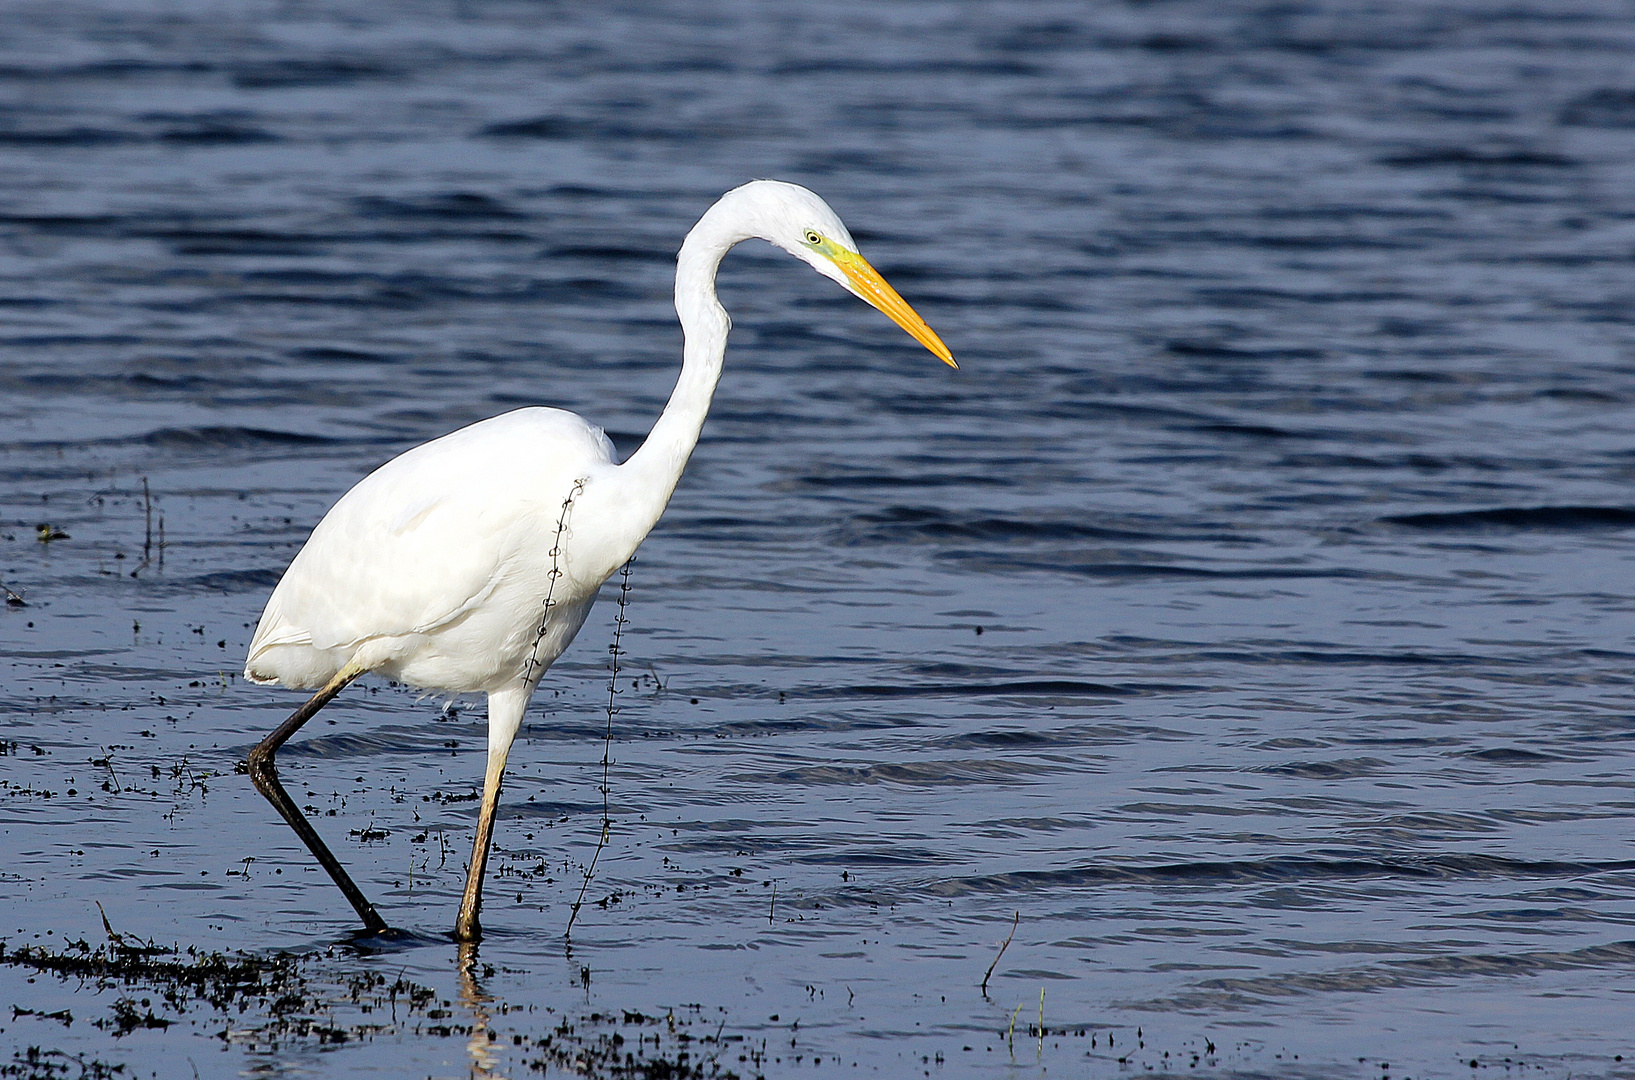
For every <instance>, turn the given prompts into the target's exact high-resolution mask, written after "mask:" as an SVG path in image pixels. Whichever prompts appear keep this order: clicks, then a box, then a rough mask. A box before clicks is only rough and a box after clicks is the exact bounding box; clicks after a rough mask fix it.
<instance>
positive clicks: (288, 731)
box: [245, 664, 387, 933]
mask: <svg viewBox="0 0 1635 1080" xmlns="http://www.w3.org/2000/svg"><path fill="white" fill-rule="evenodd" d="M362 674H363V669H362V668H360V667H356V666H354V665H351V664H348V665H347V666H346V667H345V668H342V669H341V672H340V674H338V675H336V676H335V677H334V678H333V679H331V680H329V683H328V685H326V686H325V687H324V688H323V689H322V690H320V691H318V692H317V693H316V694H313V695H312V697H310V698H308V699H307V703H306V704H305V705H302V706H301V707H300V708H299V709H296V710H295V712H294V713H292V714H290V718H289V719H288V720H285V721H284V722H283V723H282V724H280V725H278V730H276V731H274V732H273V733H272V734H271V735H268V736H267V737H266V738H265V739H262V740H261V742H260V743H258V744H257V745H256V748H255V749H254V750H251V751H250V756H249V759H248V760H247V761H246V763H245V764H246V765H247V766H248V768H249V771H250V779H251V780H253V781H254V782H255V786H256V790H257V791H259V792H261V794H263V795H265V796H266V797H267V801H268V802H270V803H272V804H273V807H274V808H275V809H277V811H278V813H279V814H280V815H281V816H282V817H283V818H284V820H285V821H287V822H289V826H290V828H292V829H294V830H295V835H296V836H299V837H300V838H301V842H302V843H303V844H305V845H306V846H307V850H308V851H310V852H312V854H313V856H314V857H315V858H316V859H317V860H318V863H319V865H321V866H322V867H323V868H324V870H326V871H327V872H328V873H329V876H330V878H331V880H333V881H334V882H335V884H336V885H338V886H339V887H340V890H341V892H343V893H345V894H346V899H347V900H348V901H350V902H351V904H352V908H353V910H355V911H356V912H357V913H358V918H360V919H362V920H363V928H364V929H365V930H367V931H369V932H370V933H379V932H381V931H382V930H385V929H387V926H386V920H385V919H383V918H381V917H380V913H379V912H377V911H376V910H375V905H373V904H371V903H370V902H369V900H368V898H367V897H365V896H364V895H363V890H362V889H360V888H358V887H357V885H356V884H354V883H353V881H352V879H351V878H350V877H349V876H347V873H346V870H345V869H343V868H342V866H341V864H340V860H338V859H336V858H335V856H334V854H333V853H332V852H331V851H330V850H329V848H328V847H327V846H326V845H325V844H324V842H323V840H322V839H321V838H320V837H319V836H318V833H317V831H316V830H314V829H313V827H312V823H311V822H309V821H308V820H307V819H306V815H305V814H303V813H301V809H300V807H298V806H296V805H295V800H294V799H292V798H290V793H289V792H287V791H285V790H284V785H283V784H281V783H279V781H278V766H277V763H276V762H275V761H274V760H273V755H275V754H277V753H278V748H279V747H280V746H283V745H284V743H285V742H286V741H288V740H289V737H290V736H291V735H294V734H295V733H296V732H297V731H299V730H301V725H303V724H305V723H306V722H307V721H308V720H311V719H312V718H313V717H314V716H316V715H317V714H318V710H319V709H321V708H323V707H324V706H325V705H328V704H329V703H330V701H332V700H334V697H335V695H336V694H339V693H340V692H341V691H342V690H344V689H346V685H347V683H350V682H351V681H352V680H353V679H356V678H357V677H358V676H359V675H362Z"/></svg>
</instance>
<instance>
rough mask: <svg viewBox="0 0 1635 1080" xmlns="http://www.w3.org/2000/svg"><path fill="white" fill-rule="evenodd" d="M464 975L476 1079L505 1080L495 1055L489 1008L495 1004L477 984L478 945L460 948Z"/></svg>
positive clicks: (462, 981)
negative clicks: (498, 1070)
mask: <svg viewBox="0 0 1635 1080" xmlns="http://www.w3.org/2000/svg"><path fill="white" fill-rule="evenodd" d="M458 969H459V975H460V1004H461V1005H463V1006H465V1008H466V1010H467V1011H468V1012H470V1013H471V1037H470V1038H469V1039H467V1040H466V1054H467V1055H468V1056H470V1058H471V1076H472V1077H473V1080H505V1074H504V1073H501V1072H497V1071H496V1070H497V1069H498V1068H499V1063H500V1058H499V1055H498V1054H496V1053H495V1052H494V1041H495V1038H496V1036H495V1035H494V1033H493V1032H492V1031H490V1030H489V1028H488V1017H489V1010H488V1006H489V1004H490V1003H491V1002H493V1000H494V999H493V998H491V997H489V996H488V994H486V993H485V992H484V991H483V988H482V986H481V985H480V984H479V983H478V982H477V946H476V944H475V943H473V942H465V943H464V944H462V945H461V946H460V956H459V960H458Z"/></svg>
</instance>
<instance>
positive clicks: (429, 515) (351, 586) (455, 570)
mask: <svg viewBox="0 0 1635 1080" xmlns="http://www.w3.org/2000/svg"><path fill="white" fill-rule="evenodd" d="M612 456H613V446H612V444H611V443H610V442H609V441H608V439H607V436H606V435H604V434H603V433H602V430H601V429H600V428H597V427H593V426H592V425H590V424H588V423H586V422H585V421H584V420H583V419H581V418H580V417H578V416H575V415H574V414H573V413H570V412H564V411H562V410H560V409H520V410H517V411H516V412H511V413H506V414H504V415H502V416H496V417H493V418H492V419H489V420H484V421H482V422H480V423H477V424H473V425H471V426H470V427H466V428H462V429H460V430H459V431H456V432H453V433H452V434H449V435H445V436H444V437H442V438H440V439H436V440H433V441H432V442H429V443H425V444H423V445H421V446H417V447H415V448H414V449H412V450H409V451H407V452H406V453H404V454H402V455H401V456H399V457H396V458H393V459H392V460H391V461H389V462H387V463H386V464H385V465H382V466H381V467H380V468H379V469H376V470H375V471H374V472H372V473H370V474H369V475H368V476H366V477H365V478H364V479H362V480H360V481H359V482H358V484H357V485H356V486H355V487H353V488H352V490H350V491H348V492H347V493H346V494H345V495H343V496H342V497H341V499H340V501H339V502H337V503H336V504H335V505H334V507H333V508H331V509H330V511H329V513H328V514H326V515H324V519H323V520H322V521H320V522H319V523H318V526H317V528H315V529H313V530H312V535H311V537H309V538H308V540H307V542H306V545H305V546H304V547H303V548H302V549H301V551H300V553H299V554H297V555H296V556H295V560H294V561H293V562H292V563H291V564H290V567H289V569H288V570H287V571H286V572H285V574H284V577H283V579H282V580H281V581H280V582H279V583H278V587H277V588H276V589H274V590H273V594H272V597H271V598H270V599H269V600H268V601H267V608H266V611H265V612H264V613H263V615H262V618H261V624H260V626H259V627H258V628H257V630H256V634H255V638H254V639H253V640H252V641H251V643H250V653H249V657H248V659H247V660H246V664H245V674H246V675H247V676H248V677H249V678H251V679H254V680H256V681H278V682H284V683H286V684H288V685H295V686H311V685H314V683H315V682H321V681H323V679H324V678H326V677H327V676H325V675H324V672H325V671H326V670H327V671H328V672H329V674H331V675H332V674H333V672H334V670H338V667H339V665H340V664H341V663H344V662H345V659H344V657H343V658H342V659H340V660H338V661H337V660H336V659H335V657H336V656H338V655H340V654H346V655H350V653H351V652H352V651H354V650H355V649H356V648H357V647H358V646H359V645H360V644H361V643H363V642H365V641H367V640H370V639H373V638H396V637H403V636H406V635H415V634H430V633H433V632H435V631H436V630H437V629H438V628H440V627H443V626H446V625H448V624H449V623H451V622H453V621H455V620H457V619H459V618H460V617H461V616H462V615H463V614H465V613H466V612H468V611H471V610H472V609H474V608H476V607H479V606H480V605H482V604H483V603H484V601H485V600H487V599H488V598H489V597H490V595H491V594H492V593H493V591H494V590H495V589H496V587H498V586H499V584H500V583H501V582H502V581H503V580H504V579H505V577H506V573H507V570H508V568H510V566H511V564H514V563H515V561H516V560H518V559H519V558H522V557H524V556H525V555H526V554H528V553H529V552H530V551H531V550H534V549H537V547H538V542H539V539H540V536H541V535H542V534H544V533H548V532H549V530H550V529H551V528H552V527H553V526H554V523H555V520H556V514H557V512H558V510H559V508H560V506H561V503H562V500H563V498H564V497H565V496H566V494H567V492H568V490H569V489H570V488H571V487H572V485H573V482H574V480H576V479H578V478H581V477H584V476H586V475H587V473H588V472H595V471H598V470H599V469H602V468H605V467H606V466H608V465H609V464H610V463H611V461H612ZM278 646H294V647H296V648H294V649H289V648H282V649H280V648H276V647H278ZM302 647H305V648H304V649H303V648H302ZM303 654H305V655H303Z"/></svg>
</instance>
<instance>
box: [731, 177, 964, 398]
mask: <svg viewBox="0 0 1635 1080" xmlns="http://www.w3.org/2000/svg"><path fill="white" fill-rule="evenodd" d="M726 198H733V199H735V200H736V199H742V200H743V201H744V202H745V203H748V204H749V205H750V206H752V207H753V211H752V213H753V219H754V221H755V223H756V232H755V235H756V236H759V237H760V238H761V239H763V240H766V241H769V242H770V243H773V244H776V245H777V246H778V247H781V248H783V249H784V250H785V251H787V252H789V254H791V255H793V256H794V257H795V258H797V259H799V260H800V261H801V262H804V263H806V264H807V265H808V266H810V267H811V268H812V269H814V270H816V271H817V272H818V273H820V274H822V275H823V276H824V277H826V278H830V279H832V280H834V281H837V282H839V283H840V285H841V286H842V287H843V288H845V289H846V290H847V291H848V292H850V293H851V294H852V295H853V296H856V297H857V298H859V299H860V300H864V301H866V302H867V303H869V304H871V305H873V306H874V307H876V308H879V309H880V310H881V311H883V312H885V313H886V314H887V315H888V316H890V317H891V319H892V321H893V322H895V323H896V324H897V325H898V326H901V327H902V328H903V329H904V330H906V331H908V333H909V336H911V337H912V338H913V339H914V340H915V341H918V342H919V343H920V344H921V345H924V346H925V347H926V348H927V349H929V350H931V352H932V354H933V355H934V356H936V357H937V358H938V359H939V360H941V361H942V362H943V363H945V364H947V365H948V366H949V367H953V368H957V367H959V365H958V364H956V363H954V354H953V353H952V352H951V351H949V348H948V346H946V345H944V344H943V343H942V339H941V338H939V337H938V336H937V334H936V332H935V331H934V330H932V329H931V327H929V326H927V325H926V323H925V320H924V319H922V318H920V316H919V313H918V312H916V311H915V310H914V309H913V308H911V307H909V306H908V301H906V300H904V299H903V298H902V297H901V296H898V295H897V290H896V289H893V288H892V287H891V286H890V285H888V284H887V283H886V279H885V278H883V277H881V276H880V272H879V271H878V270H876V269H875V268H874V267H872V266H870V265H869V263H868V260H867V259H865V258H863V256H861V255H859V254H858V253H857V242H856V241H855V240H853V239H852V234H851V233H850V232H848V231H847V230H846V225H845V223H844V222H843V221H841V220H840V215H838V214H836V213H835V212H834V211H833V210H831V209H829V204H828V203H826V202H824V201H823V200H822V199H820V198H818V197H817V195H815V194H813V193H812V192H810V191H808V190H807V189H805V188H803V187H801V186H800V185H799V184H788V183H785V182H783V181H781V180H755V181H751V182H750V183H748V184H745V185H744V186H742V187H740V188H736V189H734V190H733V191H731V192H729V193H728V194H727V197H726ZM726 198H724V199H723V200H722V201H723V202H725V201H726Z"/></svg>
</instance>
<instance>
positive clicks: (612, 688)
mask: <svg viewBox="0 0 1635 1080" xmlns="http://www.w3.org/2000/svg"><path fill="white" fill-rule="evenodd" d="M635 561H636V557H635V556H634V555H632V556H630V558H629V559H628V560H627V561H626V562H625V564H624V568H623V569H622V570H620V571H619V613H618V614H617V615H616V616H614V618H613V644H612V645H610V646H608V653H609V656H610V659H609V661H608V667H609V671H610V673H609V675H608V680H607V734H606V735H605V736H604V738H603V740H602V837H601V839H600V840H598V841H597V842H596V851H595V853H594V854H592V855H591V857H590V866H589V867H588V868H587V869H586V870H585V880H584V881H583V882H582V883H580V885H579V899H577V900H575V901H574V902H573V908H572V910H571V912H570V913H569V915H568V928H567V930H565V931H563V936H564V937H566V936H567V935H569V934H572V933H573V923H574V920H575V919H577V918H579V909H580V907H581V906H583V904H584V903H585V890H586V889H589V888H590V879H591V878H592V877H593V876H594V875H595V874H596V864H597V863H598V862H599V861H600V860H601V858H602V849H603V848H605V847H607V842H608V838H609V837H610V836H611V835H612V831H613V816H612V814H611V812H610V811H609V810H608V790H609V786H610V785H609V782H608V769H609V767H610V766H611V765H612V763H613V714H614V713H617V712H620V711H621V710H620V709H619V707H618V705H616V704H615V701H616V700H617V699H618V696H619V695H620V694H622V693H624V691H623V690H620V689H619V657H620V656H623V655H624V650H623V649H622V648H620V643H621V642H622V641H623V639H624V628H625V624H626V623H628V622H629V621H630V620H629V619H627V618H625V614H624V613H625V608H626V607H627V606H628V605H629V603H630V564H631V563H634V562H635Z"/></svg>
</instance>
